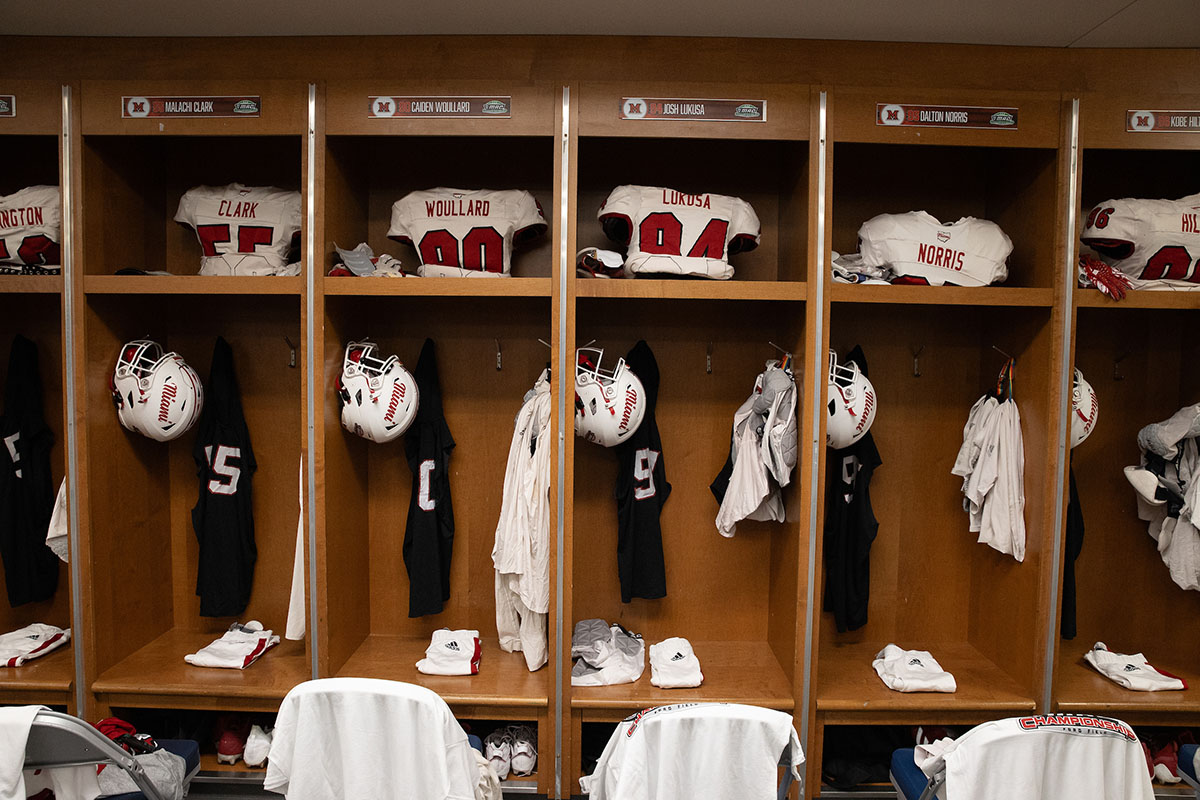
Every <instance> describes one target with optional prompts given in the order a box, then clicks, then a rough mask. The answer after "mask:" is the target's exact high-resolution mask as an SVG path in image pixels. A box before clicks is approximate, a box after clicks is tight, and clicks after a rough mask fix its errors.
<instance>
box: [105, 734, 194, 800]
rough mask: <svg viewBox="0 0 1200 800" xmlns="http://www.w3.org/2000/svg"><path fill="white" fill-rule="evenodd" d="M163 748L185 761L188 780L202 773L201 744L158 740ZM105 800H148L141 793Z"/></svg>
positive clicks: (184, 772) (184, 769) (175, 740)
mask: <svg viewBox="0 0 1200 800" xmlns="http://www.w3.org/2000/svg"><path fill="white" fill-rule="evenodd" d="M155 741H157V742H158V743H159V744H160V745H162V748H163V749H164V750H166V751H167V752H168V753H174V754H175V755H177V756H179V757H180V758H182V759H183V774H184V776H185V779H186V778H191V777H192V776H194V775H195V774H196V773H197V772H199V771H200V744H199V743H198V742H194V741H192V740H191V739H156V740H155ZM107 769H118V768H117V767H111V766H110V767H108V768H107ZM104 800H146V795H144V794H142V793H141V792H128V793H126V794H112V795H107V796H105V798H104Z"/></svg>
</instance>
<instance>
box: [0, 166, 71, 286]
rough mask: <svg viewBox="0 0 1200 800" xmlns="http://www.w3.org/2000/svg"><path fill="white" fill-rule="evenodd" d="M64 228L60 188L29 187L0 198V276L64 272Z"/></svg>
mask: <svg viewBox="0 0 1200 800" xmlns="http://www.w3.org/2000/svg"><path fill="white" fill-rule="evenodd" d="M61 227H62V209H61V201H60V199H59V193H58V187H57V186H30V187H27V188H25V189H22V190H21V191H19V192H14V193H12V194H10V195H8V196H7V197H0V275H5V274H20V273H24V274H27V275H45V274H52V275H57V274H59V273H61V271H62V268H61V267H60V266H59V265H60V264H62V254H61V248H60V246H59V242H60V239H59V235H60V234H59V232H60V230H61ZM46 267H53V269H46Z"/></svg>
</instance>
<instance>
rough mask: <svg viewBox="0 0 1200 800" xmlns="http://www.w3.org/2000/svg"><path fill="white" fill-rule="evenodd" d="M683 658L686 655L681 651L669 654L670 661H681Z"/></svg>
mask: <svg viewBox="0 0 1200 800" xmlns="http://www.w3.org/2000/svg"><path fill="white" fill-rule="evenodd" d="M685 658H687V656H685V655H684V654H683V653H676V654H675V655H673V656H671V660H672V661H683V660H684V659H685Z"/></svg>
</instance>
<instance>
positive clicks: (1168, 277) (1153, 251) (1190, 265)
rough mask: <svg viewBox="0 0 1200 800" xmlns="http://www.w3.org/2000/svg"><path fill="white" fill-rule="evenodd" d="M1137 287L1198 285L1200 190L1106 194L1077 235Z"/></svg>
mask: <svg viewBox="0 0 1200 800" xmlns="http://www.w3.org/2000/svg"><path fill="white" fill-rule="evenodd" d="M1080 241H1082V242H1083V243H1084V244H1086V245H1087V246H1089V247H1091V248H1092V249H1093V250H1095V251H1096V253H1097V254H1098V255H1099V256H1100V258H1101V260H1102V261H1104V262H1105V263H1106V264H1108V265H1109V266H1111V267H1112V268H1113V269H1116V270H1118V271H1120V272H1121V273H1122V274H1124V275H1125V277H1127V278H1129V282H1130V283H1131V284H1133V288H1135V289H1172V290H1174V291H1180V290H1194V289H1200V194H1193V195H1188V196H1187V197H1182V198H1180V199H1178V200H1141V199H1138V198H1132V197H1126V198H1123V199H1121V200H1106V201H1104V202H1103V203H1100V204H1099V205H1097V206H1096V207H1095V208H1093V209H1092V211H1091V213H1090V214H1088V217H1087V221H1086V223H1085V224H1084V228H1083V235H1082V236H1080Z"/></svg>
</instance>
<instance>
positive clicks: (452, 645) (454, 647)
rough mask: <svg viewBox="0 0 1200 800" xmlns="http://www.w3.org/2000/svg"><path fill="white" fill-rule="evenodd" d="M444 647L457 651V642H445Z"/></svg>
mask: <svg viewBox="0 0 1200 800" xmlns="http://www.w3.org/2000/svg"><path fill="white" fill-rule="evenodd" d="M446 649H447V650H453V651H454V652H456V653H457V652H458V642H446Z"/></svg>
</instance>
